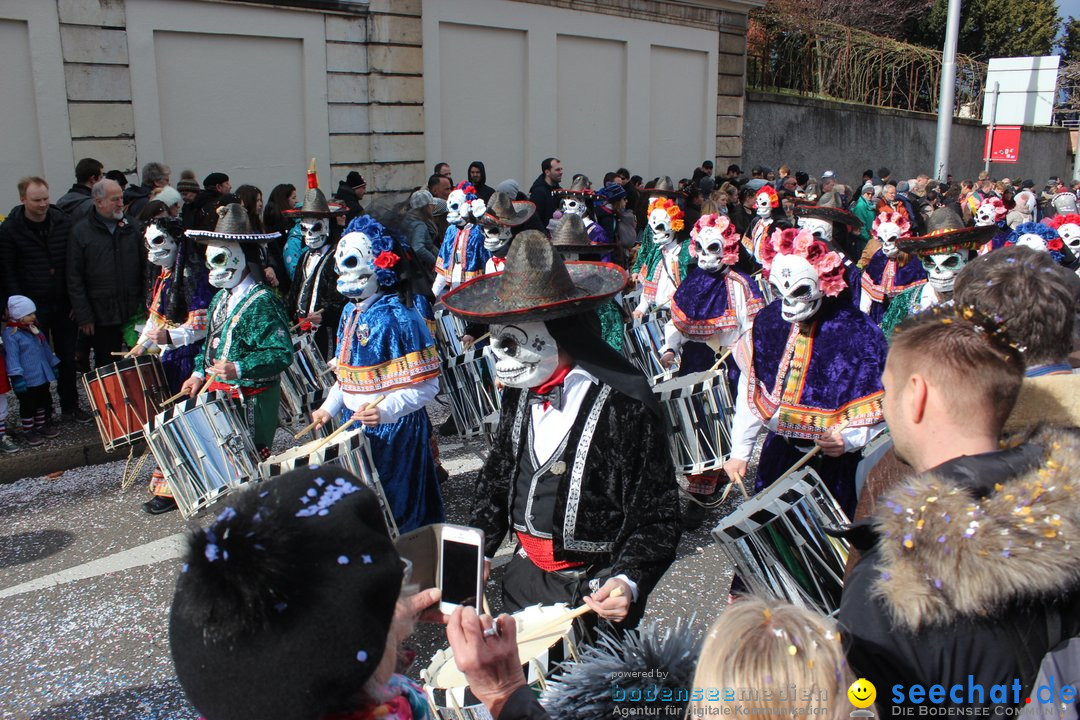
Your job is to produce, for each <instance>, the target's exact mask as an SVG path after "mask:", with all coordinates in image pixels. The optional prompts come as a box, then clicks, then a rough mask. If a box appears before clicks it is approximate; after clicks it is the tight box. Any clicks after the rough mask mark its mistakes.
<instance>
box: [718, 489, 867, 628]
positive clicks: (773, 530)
mask: <svg viewBox="0 0 1080 720" xmlns="http://www.w3.org/2000/svg"><path fill="white" fill-rule="evenodd" d="M848 522H849V521H848V518H847V516H846V515H844V512H843V510H841V509H840V505H839V504H838V503H837V502H836V500H835V499H834V498H833V496H832V494H831V493H830V492H829V490H828V488H826V487H825V483H823V482H822V481H821V478H819V477H818V475H817V473H815V472H814V471H813V470H812V469H811V468H804V469H803V470H801V471H799V472H797V473H794V474H792V475H789V476H787V477H785V478H781V479H780V480H777V481H776V482H775V483H773V484H772V485H770V486H769V487H767V488H765V490H763V491H761V492H760V493H758V494H757V495H755V496H754V497H752V498H750V499H749V500H747V501H746V502H744V503H743V504H742V505H740V506H739V507H738V508H737V509H736V510H735V511H734V512H733V513H731V514H730V515H728V516H727V517H726V518H724V519H723V520H721V521H720V524H719V525H717V526H716V528H715V529H714V530H713V531H712V535H713V537H714V538H715V539H716V541H717V542H718V543H720V546H721V548H722V549H723V550H724V552H725V553H726V554H727V556H728V557H729V558H731V561H732V562H733V563H734V564H735V571H736V573H737V574H738V575H739V577H740V578H742V580H743V581H744V582H745V583H746V585H747V587H748V588H749V589H750V590H751V591H752V592H754V593H761V594H764V595H771V596H773V597H776V598H780V599H782V600H786V601H788V602H790V603H793V604H795V605H801V606H803V607H807V608H812V609H814V610H817V611H818V612H822V613H826V614H831V613H833V612H835V611H836V610H837V609H838V608H839V607H840V594H841V592H842V591H843V589H844V567H845V565H846V564H847V558H848V549H849V545H848V542H847V541H846V540H841V539H839V538H834V537H830V536H828V535H826V534H825V531H824V528H826V527H841V526H843V525H847V524H848Z"/></svg>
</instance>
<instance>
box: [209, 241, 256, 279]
mask: <svg viewBox="0 0 1080 720" xmlns="http://www.w3.org/2000/svg"><path fill="white" fill-rule="evenodd" d="M246 266H247V258H245V257H244V248H242V247H241V246H240V243H235V242H228V241H226V240H211V241H210V242H209V243H207V244H206V267H207V268H208V269H209V270H210V284H211V285H213V286H214V287H216V288H225V289H231V288H234V287H236V286H237V285H239V284H240V281H241V280H242V279H243V277H244V268H245V267H246Z"/></svg>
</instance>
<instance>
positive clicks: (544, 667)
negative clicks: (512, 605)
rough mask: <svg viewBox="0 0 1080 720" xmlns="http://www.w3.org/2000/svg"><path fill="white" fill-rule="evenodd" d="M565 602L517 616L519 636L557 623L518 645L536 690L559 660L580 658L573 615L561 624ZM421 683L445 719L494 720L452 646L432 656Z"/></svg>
mask: <svg viewBox="0 0 1080 720" xmlns="http://www.w3.org/2000/svg"><path fill="white" fill-rule="evenodd" d="M566 615H567V608H566V605H564V604H561V603H560V604H558V605H533V606H532V607H527V608H525V609H524V610H521V611H520V612H516V613H514V615H513V618H514V620H515V621H516V623H517V634H518V637H524V636H525V635H527V634H528V633H529V632H531V630H530V627H531V628H539V627H543V626H546V625H547V624H548V623H556V624H555V625H553V626H552V629H551V632H550V633H547V634H545V635H544V636H543V637H539V638H537V639H535V640H531V641H528V642H526V643H524V644H519V645H518V658H519V659H520V660H521V666H522V670H524V671H525V678H526V682H528V683H529V685H530V686H532V687H533V689H534V691H535V690H543V689H544V688H545V687H546V686H547V678H548V677H549V676H550V675H551V674H552V673H553V672H554V671H555V670H556V669H557V667H558V665H559V663H562V662H565V661H567V660H571V659H573V660H576V659H577V657H578V652H577V634H576V633H575V632H574V621H573V619H572V618H570V619H567V620H565V622H563V623H557V619H558V618H559V617H566ZM420 682H421V684H423V686H424V691H425V692H426V693H427V696H428V702H429V703H430V705H431V709H432V711H433V712H434V714H435V716H436V717H439V718H443V719H444V720H490V718H491V715H490V714H489V713H488V711H487V709H486V708H485V707H484V705H483V704H482V703H481V702H480V701H479V700H478V699H477V698H476V696H475V695H473V694H472V691H471V690H469V685H468V682H467V681H466V680H465V675H464V674H463V673H462V672H461V671H460V670H458V669H457V665H455V664H454V654H453V651H451V650H450V649H449V648H448V649H446V650H439V651H438V652H437V653H435V656H434V657H432V658H431V664H430V665H428V666H427V668H425V669H424V670H421V671H420Z"/></svg>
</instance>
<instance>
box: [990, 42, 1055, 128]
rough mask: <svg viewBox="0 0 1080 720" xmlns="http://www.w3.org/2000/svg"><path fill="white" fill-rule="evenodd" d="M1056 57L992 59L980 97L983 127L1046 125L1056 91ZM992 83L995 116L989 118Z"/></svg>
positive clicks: (1051, 112) (991, 101)
mask: <svg viewBox="0 0 1080 720" xmlns="http://www.w3.org/2000/svg"><path fill="white" fill-rule="evenodd" d="M1060 62H1061V58H1060V57H1058V56H1057V55H1047V56H1044V57H1018V58H991V60H990V62H989V64H988V66H987V69H986V92H985V93H984V94H983V111H982V118H983V125H989V124H990V122H991V120H993V122H994V124H995V125H1049V124H1050V118H1051V115H1052V114H1053V112H1054V95H1055V93H1056V89H1057V75H1058V65H1059V63H1060ZM994 83H997V84H998V99H997V113H996V115H995V116H994V117H993V118H991V117H990V109H991V107H992V106H993V103H994Z"/></svg>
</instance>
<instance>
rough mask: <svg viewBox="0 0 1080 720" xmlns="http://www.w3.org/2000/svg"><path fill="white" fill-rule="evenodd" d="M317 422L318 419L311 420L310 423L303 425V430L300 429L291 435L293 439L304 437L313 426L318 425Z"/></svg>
mask: <svg viewBox="0 0 1080 720" xmlns="http://www.w3.org/2000/svg"><path fill="white" fill-rule="evenodd" d="M318 424H319V421H318V420H312V421H311V424H310V425H307V426H305V427H304V429H303V430H301V431H300V432H298V433H296V434H295V435H293V440H299V439H300V438H302V437H304V436H305V435H307V434H308V433H309V432H311V431H312V430H314V429H315V426H316V425H318Z"/></svg>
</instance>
